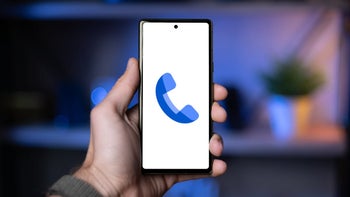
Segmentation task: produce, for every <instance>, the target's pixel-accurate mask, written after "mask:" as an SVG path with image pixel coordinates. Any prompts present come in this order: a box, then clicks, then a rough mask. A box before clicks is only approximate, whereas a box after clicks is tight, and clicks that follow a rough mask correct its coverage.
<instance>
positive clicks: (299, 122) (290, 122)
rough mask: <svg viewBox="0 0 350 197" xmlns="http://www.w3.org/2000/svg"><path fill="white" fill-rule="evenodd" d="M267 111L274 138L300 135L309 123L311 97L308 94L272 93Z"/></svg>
mask: <svg viewBox="0 0 350 197" xmlns="http://www.w3.org/2000/svg"><path fill="white" fill-rule="evenodd" d="M268 111H269V116H270V124H271V129H272V132H273V134H274V135H275V137H276V138H279V139H288V138H293V137H298V136H302V135H304V133H305V131H306V128H307V127H308V125H309V117H310V111H311V99H310V97H309V96H300V97H286V96H281V95H272V96H271V97H270V99H269V102H268Z"/></svg>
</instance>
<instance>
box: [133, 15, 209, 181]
mask: <svg viewBox="0 0 350 197" xmlns="http://www.w3.org/2000/svg"><path fill="white" fill-rule="evenodd" d="M139 60H140V73H141V84H140V92H139V97H140V129H141V167H142V172H143V173H162V174H164V173H190V174H192V173H203V174H207V173H210V172H211V169H212V158H211V154H210V151H209V140H210V137H211V135H212V133H211V132H212V121H211V116H210V114H211V105H212V87H213V86H212V65H213V64H212V23H211V21H210V20H207V19H203V20H202V19H200V20H141V21H140V24H139Z"/></svg>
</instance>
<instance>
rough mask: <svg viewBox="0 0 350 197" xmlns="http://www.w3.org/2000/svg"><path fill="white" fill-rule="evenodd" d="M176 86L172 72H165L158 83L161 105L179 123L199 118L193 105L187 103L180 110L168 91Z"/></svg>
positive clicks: (158, 95)
mask: <svg viewBox="0 0 350 197" xmlns="http://www.w3.org/2000/svg"><path fill="white" fill-rule="evenodd" d="M175 87H176V83H175V80H174V79H173V76H171V74H170V73H165V74H163V75H162V76H161V77H160V78H159V80H158V82H157V85H156V96H157V101H158V103H159V106H160V107H161V108H162V110H163V112H164V113H165V114H166V115H167V116H168V117H169V118H171V119H173V120H174V121H176V122H179V123H191V122H193V121H195V120H197V119H198V117H199V115H198V112H197V111H196V110H195V109H194V108H193V107H192V106H191V105H186V106H185V107H183V108H182V109H181V110H178V109H177V108H176V107H175V105H174V104H173V103H172V101H171V100H170V98H169V96H168V92H169V91H170V90H172V89H174V88H175Z"/></svg>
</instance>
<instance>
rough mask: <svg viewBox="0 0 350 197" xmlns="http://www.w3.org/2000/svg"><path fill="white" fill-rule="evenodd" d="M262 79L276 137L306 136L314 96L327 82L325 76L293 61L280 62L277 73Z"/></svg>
mask: <svg viewBox="0 0 350 197" xmlns="http://www.w3.org/2000/svg"><path fill="white" fill-rule="evenodd" d="M262 79H263V81H264V83H265V87H266V89H267V90H268V92H269V93H270V98H269V102H268V111H269V115H270V124H271V128H272V131H273V132H274V134H275V135H276V137H278V138H289V137H294V136H298V135H302V134H303V132H304V131H305V129H306V128H307V126H308V123H309V116H310V111H311V98H310V97H311V94H312V93H313V92H314V91H315V90H316V89H318V88H319V87H320V86H321V85H322V84H323V83H324V77H323V75H322V73H321V72H317V71H314V70H311V68H310V66H307V65H305V64H304V63H303V62H302V61H301V60H299V59H297V58H289V59H287V60H284V61H279V62H276V64H275V67H274V69H273V71H272V72H271V73H269V74H263V75H262Z"/></svg>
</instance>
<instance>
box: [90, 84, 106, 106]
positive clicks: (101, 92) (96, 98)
mask: <svg viewBox="0 0 350 197" xmlns="http://www.w3.org/2000/svg"><path fill="white" fill-rule="evenodd" d="M107 93H108V92H107V90H106V89H104V88H103V87H97V88H95V89H93V90H92V92H91V102H92V104H94V106H95V105H98V104H99V103H100V102H101V101H102V100H103V99H104V98H105V97H106V96H107Z"/></svg>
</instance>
